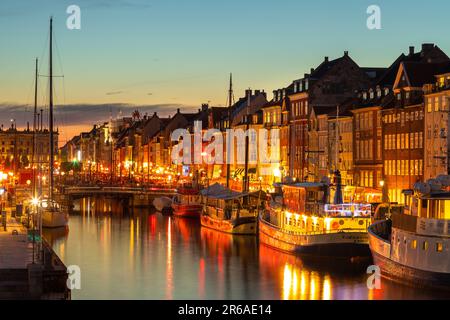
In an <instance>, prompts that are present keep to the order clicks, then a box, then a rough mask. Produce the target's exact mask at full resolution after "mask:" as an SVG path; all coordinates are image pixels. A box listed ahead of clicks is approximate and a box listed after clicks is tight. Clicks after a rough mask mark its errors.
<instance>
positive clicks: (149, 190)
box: [62, 186, 176, 198]
mask: <svg viewBox="0 0 450 320" xmlns="http://www.w3.org/2000/svg"><path fill="white" fill-rule="evenodd" d="M62 193H63V194H64V195H67V196H72V197H85V196H86V197H87V196H95V195H129V196H133V195H146V196H147V197H149V198H156V197H162V196H173V195H175V193H176V189H174V188H165V187H125V186H124V187H111V186H71V187H63V188H62Z"/></svg>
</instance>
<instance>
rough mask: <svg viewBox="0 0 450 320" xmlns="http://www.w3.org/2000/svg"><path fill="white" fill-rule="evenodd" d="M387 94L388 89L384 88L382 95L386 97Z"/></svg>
mask: <svg viewBox="0 0 450 320" xmlns="http://www.w3.org/2000/svg"><path fill="white" fill-rule="evenodd" d="M388 94H389V88H384V95H385V96H387V95H388Z"/></svg>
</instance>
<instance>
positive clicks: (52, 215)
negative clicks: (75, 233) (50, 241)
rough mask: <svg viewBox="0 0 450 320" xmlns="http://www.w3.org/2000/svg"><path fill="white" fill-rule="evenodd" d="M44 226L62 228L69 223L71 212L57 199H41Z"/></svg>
mask: <svg viewBox="0 0 450 320" xmlns="http://www.w3.org/2000/svg"><path fill="white" fill-rule="evenodd" d="M41 210H42V211H41V212H42V213H41V214H42V226H43V227H44V228H61V227H65V226H67V225H68V224H69V214H68V212H67V210H64V209H63V208H61V207H60V206H59V204H58V203H57V202H55V201H48V200H47V199H45V200H43V201H41Z"/></svg>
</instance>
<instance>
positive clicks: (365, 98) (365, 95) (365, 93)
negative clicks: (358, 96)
mask: <svg viewBox="0 0 450 320" xmlns="http://www.w3.org/2000/svg"><path fill="white" fill-rule="evenodd" d="M362 97H363V100H367V92H363V94H362Z"/></svg>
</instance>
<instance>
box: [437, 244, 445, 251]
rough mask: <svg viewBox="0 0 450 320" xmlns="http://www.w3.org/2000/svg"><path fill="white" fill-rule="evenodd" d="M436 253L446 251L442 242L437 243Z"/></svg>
mask: <svg viewBox="0 0 450 320" xmlns="http://www.w3.org/2000/svg"><path fill="white" fill-rule="evenodd" d="M436 251H437V252H442V251H444V245H443V244H442V243H441V242H438V243H436Z"/></svg>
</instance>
